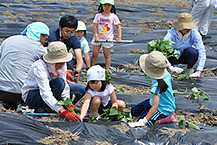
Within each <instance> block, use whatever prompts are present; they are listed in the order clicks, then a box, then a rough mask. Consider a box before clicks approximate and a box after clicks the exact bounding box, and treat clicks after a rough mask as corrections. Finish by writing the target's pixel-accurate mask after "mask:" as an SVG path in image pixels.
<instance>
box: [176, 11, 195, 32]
mask: <svg viewBox="0 0 217 145" xmlns="http://www.w3.org/2000/svg"><path fill="white" fill-rule="evenodd" d="M173 26H174V27H175V28H176V30H183V29H196V26H195V24H194V21H193V18H192V16H191V14H189V13H181V14H179V17H178V20H177V21H175V22H174V23H173Z"/></svg>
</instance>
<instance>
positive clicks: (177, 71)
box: [169, 66, 184, 74]
mask: <svg viewBox="0 0 217 145" xmlns="http://www.w3.org/2000/svg"><path fill="white" fill-rule="evenodd" d="M169 69H170V71H171V72H174V73H177V74H180V73H182V72H183V71H184V70H183V69H182V68H180V67H173V66H170V68H169Z"/></svg>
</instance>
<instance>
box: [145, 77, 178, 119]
mask: <svg viewBox="0 0 217 145" xmlns="http://www.w3.org/2000/svg"><path fill="white" fill-rule="evenodd" d="M163 80H164V81H165V83H166V84H167V85H168V88H167V90H166V91H165V92H163V93H162V94H160V89H159V88H158V87H157V86H158V82H157V80H156V79H154V80H153V81H152V86H151V99H150V101H149V103H150V105H151V106H152V101H153V93H154V94H156V95H158V96H160V100H159V104H158V110H159V111H160V112H161V113H163V114H164V115H166V116H169V115H170V114H172V113H173V112H174V111H175V108H176V107H175V99H174V96H173V89H172V84H171V75H170V73H168V75H167V76H166V77H165V78H164V79H163Z"/></svg>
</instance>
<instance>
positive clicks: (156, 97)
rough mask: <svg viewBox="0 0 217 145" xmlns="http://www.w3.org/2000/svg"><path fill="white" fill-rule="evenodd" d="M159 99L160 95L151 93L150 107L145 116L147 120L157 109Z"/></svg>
mask: <svg viewBox="0 0 217 145" xmlns="http://www.w3.org/2000/svg"><path fill="white" fill-rule="evenodd" d="M159 100H160V96H158V95H156V94H154V93H153V101H152V107H151V109H150V110H149V112H148V114H147V115H146V116H145V117H146V119H147V120H149V119H150V118H151V117H152V116H153V115H154V113H155V112H156V111H157V108H158V104H159Z"/></svg>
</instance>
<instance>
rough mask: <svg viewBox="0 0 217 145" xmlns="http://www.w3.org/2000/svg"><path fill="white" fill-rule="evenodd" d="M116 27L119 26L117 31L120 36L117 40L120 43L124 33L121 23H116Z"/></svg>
mask: <svg viewBox="0 0 217 145" xmlns="http://www.w3.org/2000/svg"><path fill="white" fill-rule="evenodd" d="M116 27H117V32H118V38H117V39H116V41H117V43H119V42H121V35H122V33H121V25H120V24H118V25H116Z"/></svg>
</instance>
